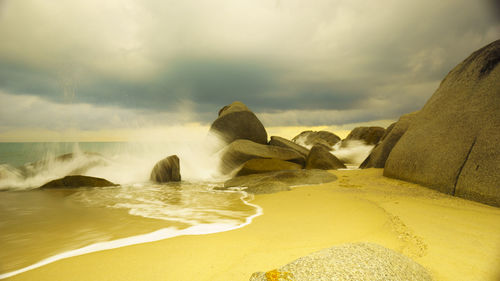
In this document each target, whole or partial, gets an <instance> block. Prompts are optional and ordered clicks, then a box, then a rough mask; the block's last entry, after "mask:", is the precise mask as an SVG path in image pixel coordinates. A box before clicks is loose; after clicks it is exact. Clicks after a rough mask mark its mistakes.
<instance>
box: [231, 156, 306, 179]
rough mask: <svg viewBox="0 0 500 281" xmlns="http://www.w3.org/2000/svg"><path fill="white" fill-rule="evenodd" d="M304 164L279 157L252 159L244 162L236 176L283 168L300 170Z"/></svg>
mask: <svg viewBox="0 0 500 281" xmlns="http://www.w3.org/2000/svg"><path fill="white" fill-rule="evenodd" d="M300 169H302V165H299V164H296V163H292V162H288V161H283V160H279V159H267V158H266V159H260V158H256V159H251V160H248V161H247V162H245V164H243V167H241V169H240V170H239V171H238V173H237V174H236V176H246V175H251V174H260V173H266V172H273V171H281V170H300Z"/></svg>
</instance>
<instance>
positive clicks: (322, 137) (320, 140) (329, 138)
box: [292, 131, 340, 148]
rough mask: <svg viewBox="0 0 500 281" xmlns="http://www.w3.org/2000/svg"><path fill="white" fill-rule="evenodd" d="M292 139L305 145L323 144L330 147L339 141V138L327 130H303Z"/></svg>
mask: <svg viewBox="0 0 500 281" xmlns="http://www.w3.org/2000/svg"><path fill="white" fill-rule="evenodd" d="M292 141H293V142H295V143H297V144H300V145H303V146H306V147H312V146H314V145H315V144H323V145H325V146H327V147H329V148H331V147H332V146H334V145H335V144H337V143H338V142H339V141H340V138H339V137H338V136H337V135H335V134H334V133H331V132H328V131H319V132H315V131H304V132H302V133H300V134H298V135H297V136H295V137H294V138H293V139H292Z"/></svg>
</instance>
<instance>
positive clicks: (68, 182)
mask: <svg viewBox="0 0 500 281" xmlns="http://www.w3.org/2000/svg"><path fill="white" fill-rule="evenodd" d="M116 185H117V184H114V183H112V182H110V181H107V180H105V179H102V178H95V177H88V176H66V177H64V178H61V179H57V180H53V181H50V182H48V183H46V184H44V185H42V186H40V188H41V189H44V188H76V187H104V186H116Z"/></svg>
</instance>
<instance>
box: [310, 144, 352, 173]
mask: <svg viewBox="0 0 500 281" xmlns="http://www.w3.org/2000/svg"><path fill="white" fill-rule="evenodd" d="M345 167H346V166H345V165H344V163H342V162H341V161H340V160H339V159H337V157H335V156H334V155H333V154H331V153H330V151H328V149H326V148H325V147H324V146H323V145H321V144H316V145H315V146H313V147H312V148H311V151H310V152H309V156H307V161H306V169H321V170H336V169H341V168H345Z"/></svg>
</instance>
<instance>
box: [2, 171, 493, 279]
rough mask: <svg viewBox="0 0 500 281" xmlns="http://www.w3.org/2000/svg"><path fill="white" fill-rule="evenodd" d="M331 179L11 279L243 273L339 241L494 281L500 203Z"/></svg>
mask: <svg viewBox="0 0 500 281" xmlns="http://www.w3.org/2000/svg"><path fill="white" fill-rule="evenodd" d="M332 172H333V173H334V174H336V175H337V176H338V178H339V179H338V180H337V181H336V182H333V183H329V184H323V185H318V186H304V187H297V188H295V189H294V190H292V191H289V192H281V193H276V194H267V195H257V196H256V197H255V200H254V201H252V203H254V204H257V205H260V206H262V207H263V209H264V215H263V216H260V217H257V218H256V219H255V220H254V222H253V223H252V224H250V225H249V226H246V227H244V228H241V229H236V230H233V231H228V232H223V233H216V234H211V235H198V236H183V237H176V238H171V239H167V240H163V241H159V242H152V243H146V244H141V245H135V246H128V247H124V248H119V249H114V250H107V251H102V252H96V253H91V254H87V255H83V256H77V257H73V258H69V259H65V260H60V261H58V262H55V263H52V264H49V265H46V266H43V267H41V268H37V269H34V270H31V271H28V272H25V273H22V274H19V275H17V276H14V277H12V278H10V279H9V280H175V281H182V280H210V281H214V280H223V281H226V280H230V281H231V280H235V281H238V280H248V279H249V278H250V276H251V274H252V273H253V272H255V271H266V270H271V269H274V268H277V267H279V266H282V265H284V264H286V263H289V262H291V261H293V260H294V259H297V258H299V257H301V256H304V255H307V254H309V253H311V252H314V251H317V250H320V249H323V248H327V247H331V246H334V245H338V244H342V243H346V242H363V241H364V242H374V243H378V244H380V245H383V246H385V247H387V248H391V249H393V250H396V251H398V252H400V253H403V254H404V255H406V256H408V257H410V258H413V259H414V260H415V261H417V262H418V263H420V264H422V265H423V266H424V267H426V268H427V269H428V270H429V271H430V272H431V273H432V274H433V277H434V278H435V280H453V281H455V280H483V281H485V280H492V281H493V280H495V281H496V280H500V209H499V208H494V207H490V206H486V205H482V204H479V203H475V202H471V201H466V200H463V199H460V198H455V197H450V196H447V195H444V194H440V193H437V192H435V191H432V190H429V189H426V188H423V187H421V186H418V185H415V184H410V183H406V182H402V181H398V180H394V179H388V178H384V177H383V176H382V170H381V169H368V170H356V171H332Z"/></svg>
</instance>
